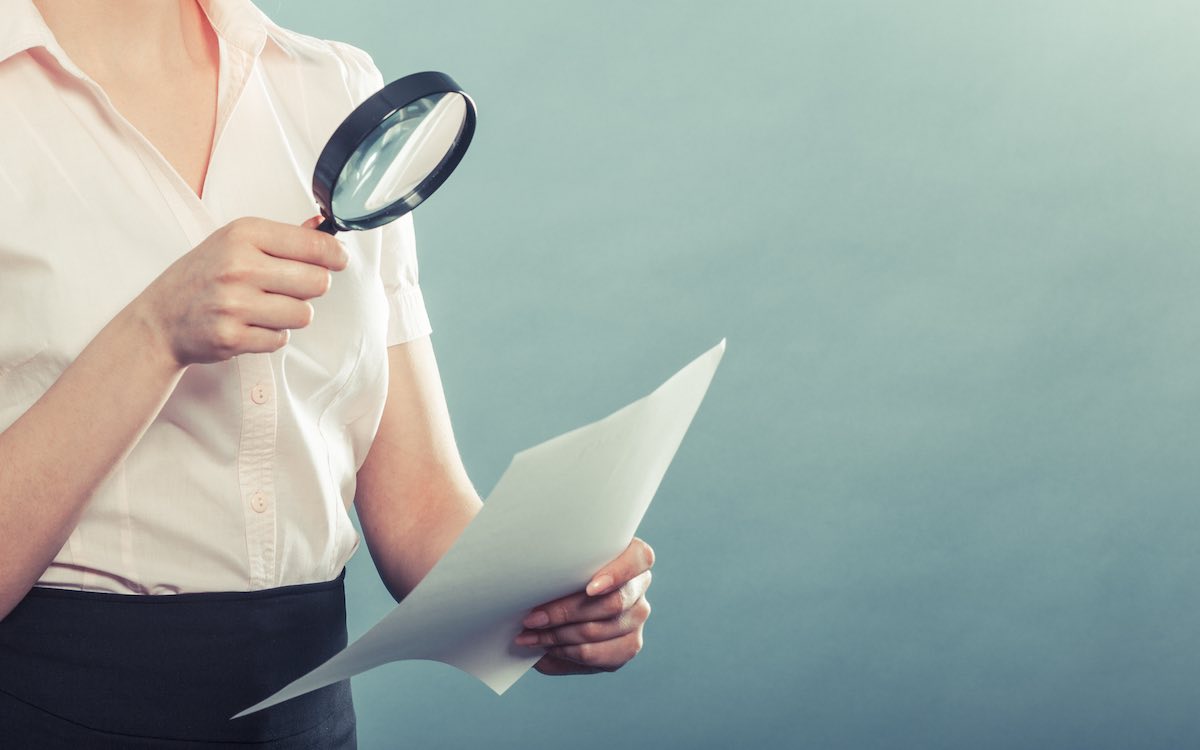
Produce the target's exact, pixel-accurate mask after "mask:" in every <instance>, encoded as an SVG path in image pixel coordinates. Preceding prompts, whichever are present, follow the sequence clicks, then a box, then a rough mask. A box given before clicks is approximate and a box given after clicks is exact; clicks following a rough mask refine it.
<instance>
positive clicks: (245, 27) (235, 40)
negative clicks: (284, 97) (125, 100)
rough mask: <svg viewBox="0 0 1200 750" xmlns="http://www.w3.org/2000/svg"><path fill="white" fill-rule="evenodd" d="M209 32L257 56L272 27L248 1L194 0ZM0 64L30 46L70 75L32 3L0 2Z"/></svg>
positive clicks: (63, 56)
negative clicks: (41, 50) (48, 55)
mask: <svg viewBox="0 0 1200 750" xmlns="http://www.w3.org/2000/svg"><path fill="white" fill-rule="evenodd" d="M198 1H199V3H200V7H201V8H202V9H203V10H204V12H205V13H206V14H207V15H208V19H209V21H210V22H211V23H212V26H213V30H214V31H216V33H217V35H218V36H219V37H220V38H221V40H222V41H224V42H225V43H226V44H228V45H231V46H233V47H236V48H238V49H240V50H242V51H243V52H245V53H247V54H249V55H251V56H252V57H257V56H258V54H259V53H260V52H262V48H263V45H264V44H265V43H266V40H267V37H268V31H269V30H270V28H272V27H273V26H274V24H273V23H272V22H271V20H270V19H268V18H267V16H266V15H265V14H264V13H263V12H262V11H261V10H259V9H258V7H257V6H255V5H254V3H253V2H251V0H198ZM0 15H2V16H3V17H4V19H5V23H4V24H3V25H2V26H0V62H3V61H4V60H7V59H8V58H9V57H12V56H13V55H15V54H17V53H18V52H23V51H24V50H27V49H31V48H33V47H45V48H46V50H47V51H48V52H50V53H51V54H52V55H54V57H55V58H56V59H57V60H58V62H59V63H60V64H61V65H62V66H63V67H64V68H66V69H68V70H70V71H71V72H75V71H74V66H73V65H70V64H68V63H69V61H68V60H67V55H66V54H65V53H64V52H63V49H62V47H60V46H59V44H58V40H56V39H55V38H54V34H53V32H51V31H50V27H49V26H47V25H46V21H45V19H44V18H42V14H41V13H40V12H39V11H38V9H37V6H35V5H34V4H33V0H0Z"/></svg>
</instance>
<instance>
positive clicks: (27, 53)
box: [0, 0, 430, 594]
mask: <svg viewBox="0 0 1200 750" xmlns="http://www.w3.org/2000/svg"><path fill="white" fill-rule="evenodd" d="M200 4H201V7H202V8H203V9H204V11H205V13H206V14H207V16H208V19H209V21H210V22H211V24H212V26H213V28H214V29H215V30H216V33H217V35H218V37H219V39H220V83H219V94H218V108H217V136H216V140H215V143H214V146H213V151H212V155H211V160H210V163H209V167H208V174H207V178H206V179H205V181H204V190H203V199H200V198H198V197H197V196H196V194H195V193H194V192H193V191H192V189H191V188H190V187H189V186H188V185H187V183H186V182H185V181H184V180H183V178H181V177H180V175H179V174H178V173H177V172H176V171H175V170H174V168H173V167H172V166H171V164H170V163H169V162H168V161H167V160H166V159H165V158H164V157H163V156H162V155H161V154H160V153H159V152H158V151H157V150H156V149H155V147H154V146H153V145H152V144H151V143H150V142H149V141H148V140H147V139H146V138H145V137H144V136H143V135H142V134H141V133H139V132H138V131H137V130H136V129H135V128H134V127H133V126H132V125H131V124H130V123H129V122H128V121H127V120H126V119H125V118H124V117H122V116H121V114H120V113H119V112H117V110H116V109H114V108H113V106H112V103H111V102H110V101H109V99H108V97H107V96H106V95H105V93H104V91H103V90H102V89H101V88H100V87H99V86H98V85H97V84H96V83H95V82H94V81H92V80H91V79H90V78H89V77H88V76H87V75H86V74H84V73H83V72H82V71H81V70H80V69H79V68H78V67H77V66H76V65H75V64H74V63H72V62H71V60H70V59H69V58H68V57H67V55H66V54H65V53H64V51H63V49H62V47H60V46H59V45H58V43H57V42H56V41H55V39H54V36H53V35H52V34H51V32H50V30H49V28H48V27H47V26H46V24H45V21H44V20H43V19H42V17H41V15H40V13H39V12H38V11H37V9H36V7H35V6H34V5H33V3H32V2H31V0H0V12H2V13H3V18H4V21H3V23H2V24H0V430H2V429H6V428H7V427H8V426H9V425H11V424H12V423H13V422H14V421H16V420H17V418H18V417H20V415H21V414H23V413H24V412H25V411H26V410H27V409H28V408H29V407H30V406H31V405H32V404H33V403H34V402H35V401H37V399H38V398H40V397H41V396H42V394H43V393H45V392H46V390H47V389H48V388H49V387H50V385H51V384H52V383H53V382H54V381H55V380H56V379H57V378H58V376H59V375H60V374H61V373H62V372H63V370H64V369H65V368H66V367H67V366H68V365H69V364H70V363H71V362H72V361H73V360H74V359H75V357H77V356H78V355H79V353H80V352H81V351H82V349H83V348H84V347H85V346H86V345H87V343H88V342H89V341H90V340H91V339H92V338H93V337H94V336H95V335H96V334H97V333H98V332H99V331H100V329H101V328H103V327H104V325H105V324H106V323H107V322H108V321H109V320H111V319H112V318H113V316H114V315H116V313H117V312H118V311H119V310H121V309H122V308H123V307H125V306H126V305H127V304H128V303H129V302H130V301H131V300H133V299H134V298H135V297H136V296H137V295H138V294H140V293H141V291H142V290H143V289H144V288H145V287H146V286H147V285H148V284H150V283H151V282H152V281H153V280H154V279H155V278H156V277H157V276H158V275H159V274H160V273H162V271H163V270H165V269H166V268H167V266H169V265H170V264H171V263H172V262H173V261H174V260H176V259H177V258H178V257H180V256H181V255H182V254H184V253H186V252H188V251H189V250H190V249H191V248H193V247H195V246H196V245H197V244H199V243H200V242H201V241H203V240H204V239H205V238H206V237H207V236H208V235H209V234H210V233H212V232H213V231H214V230H216V229H218V228H219V227H221V226H223V225H225V224H226V223H228V222H230V221H232V220H233V219H236V218H238V217H241V216H258V217H264V218H268V219H272V220H275V221H281V222H289V223H292V224H300V223H301V222H303V221H304V220H305V219H307V218H309V217H311V216H313V215H315V214H316V213H317V208H316V204H315V202H314V200H313V197H312V193H311V184H312V171H313V168H314V166H315V164H316V159H317V156H318V154H319V153H320V151H321V149H322V148H323V146H324V144H325V141H326V140H327V139H328V137H329V136H330V134H332V132H333V130H334V128H336V127H337V125H338V123H340V122H341V120H342V118H343V117H345V116H346V115H347V114H348V113H349V112H350V110H351V109H353V107H354V106H355V105H356V104H357V103H358V102H360V101H361V100H362V99H363V98H365V97H366V96H367V95H369V94H370V93H372V92H374V91H375V90H377V89H378V88H380V87H381V86H382V85H383V79H382V77H381V75H380V73H379V71H378V69H377V68H376V67H375V65H374V64H373V63H372V62H371V59H370V57H369V56H368V55H367V54H366V53H364V52H362V51H361V50H359V49H356V48H354V47H351V46H349V45H346V44H341V43H338V42H329V41H322V40H319V39H314V38H312V37H308V36H304V35H302V34H298V33H295V32H292V31H288V30H285V29H282V28H280V27H278V26H276V25H275V24H274V23H272V22H271V21H270V20H269V19H268V18H267V17H266V16H264V15H263V14H262V13H261V12H260V11H259V10H258V9H257V8H256V7H255V6H254V5H253V4H252V3H251V2H249V0H201V3H200ZM339 238H340V239H341V240H342V241H343V242H344V243H346V246H347V250H348V251H349V252H350V256H351V260H350V264H349V266H348V267H347V269H346V270H344V271H341V272H339V273H337V274H334V278H333V284H332V287H331V289H330V291H329V293H328V294H326V295H325V296H323V297H320V298H317V299H314V300H312V303H313V307H314V308H315V316H314V320H313V322H312V324H311V325H309V326H308V327H307V328H303V329H299V330H295V331H292V336H291V340H290V341H289V343H288V344H287V345H286V346H284V347H283V348H282V349H280V350H279V351H277V352H274V353H272V354H243V355H240V356H238V357H236V358H234V359H233V360H230V361H228V362H222V363H217V364H205V365H192V366H191V367H189V368H187V370H186V371H185V372H184V374H183V376H182V379H181V380H180V382H179V385H178V387H177V388H176V389H175V391H174V392H173V394H172V395H171V397H170V398H169V400H168V401H167V402H166V405H165V406H164V407H163V409H162V411H161V412H160V413H159V414H158V416H157V418H156V419H155V420H154V422H153V423H152V424H151V425H150V427H149V429H148V430H147V431H146V432H145V434H144V436H143V437H142V438H141V440H140V441H139V442H138V443H137V444H136V445H135V446H134V447H133V449H132V451H131V452H130V453H129V454H128V457H127V458H125V460H123V461H122V462H121V463H120V464H118V465H117V466H115V467H114V468H113V470H112V471H111V472H110V473H109V475H108V476H107V477H106V478H105V480H104V481H103V482H102V483H101V484H100V485H99V486H98V487H97V488H96V490H95V493H94V494H93V496H92V497H91V499H90V500H89V502H88V503H87V505H86V506H85V510H84V512H83V515H82V518H81V520H80V522H79V525H78V527H77V528H76V529H75V530H74V532H73V533H72V534H71V536H70V538H69V539H68V540H67V543H66V544H65V545H64V546H63V548H62V550H61V551H60V552H59V553H58V556H57V557H56V558H55V560H54V562H53V563H52V564H51V565H50V567H49V568H48V569H47V570H46V572H45V573H44V574H43V575H42V577H41V579H40V580H39V581H38V585H40V586H53V587H63V588H72V589H82V590H89V591H108V592H117V593H129V594H168V593H181V592H197V591H242V590H253V589H262V588H269V587H273V586H282V585H288V584H294V583H306V582H314V581H323V580H329V579H332V578H334V577H335V576H337V574H338V573H339V572H340V571H341V569H342V567H343V566H344V565H345V564H346V561H347V560H348V559H349V558H350V556H351V555H352V554H353V553H354V551H355V550H356V549H357V547H358V536H357V534H356V533H355V531H354V527H353V526H352V525H351V522H350V518H349V516H348V514H347V511H348V508H349V506H350V504H351V503H352V502H353V499H354V489H355V474H356V472H357V470H358V468H359V467H360V466H361V465H362V463H363V461H364V460H365V458H366V455H367V450H368V449H369V448H370V446H371V442H372V440H373V439H374V436H375V432H376V430H377V428H378V426H379V421H380V418H381V415H382V413H383V405H384V399H385V396H386V392H387V347H388V346H392V345H394V344H398V343H401V342H404V341H408V340H411V339H414V338H418V337H420V336H424V335H427V334H429V332H430V326H429V320H428V317H427V316H426V313H425V306H424V302H423V300H422V298H421V291H420V288H419V287H418V285H417V260H416V249H415V245H414V240H413V230H412V222H411V219H410V218H408V217H405V218H404V219H401V220H399V221H395V222H393V223H391V224H389V225H387V226H385V227H382V228H380V229H375V230H372V231H369V232H349V233H344V234H342V235H339ZM97 395H98V397H103V394H97ZM62 460H63V461H64V462H65V461H70V456H63V457H62ZM0 470H3V467H0Z"/></svg>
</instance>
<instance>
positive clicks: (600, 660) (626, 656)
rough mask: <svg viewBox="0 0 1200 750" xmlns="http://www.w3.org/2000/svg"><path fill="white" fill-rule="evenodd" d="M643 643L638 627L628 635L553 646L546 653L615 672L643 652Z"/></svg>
mask: <svg viewBox="0 0 1200 750" xmlns="http://www.w3.org/2000/svg"><path fill="white" fill-rule="evenodd" d="M642 644H643V641H642V630H641V628H638V629H637V630H635V631H633V632H632V633H629V634H627V635H623V636H621V637H619V638H613V639H612V640H608V641H601V642H599V643H578V644H574V645H571V646H553V647H551V648H549V649H547V650H546V653H547V654H548V655H550V656H557V657H559V658H560V659H566V660H567V661H573V662H575V663H576V664H582V665H584V666H586V667H592V668H595V669H602V670H604V671H605V672H615V671H616V670H618V669H620V668H621V667H622V666H624V665H625V664H626V663H627V662H628V661H629V660H630V659H632V658H633V657H635V656H637V655H638V653H640V652H641V650H642Z"/></svg>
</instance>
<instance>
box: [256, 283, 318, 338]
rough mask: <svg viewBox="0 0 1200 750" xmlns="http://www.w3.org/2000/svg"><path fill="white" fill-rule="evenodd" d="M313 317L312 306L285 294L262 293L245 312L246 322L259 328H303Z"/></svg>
mask: <svg viewBox="0 0 1200 750" xmlns="http://www.w3.org/2000/svg"><path fill="white" fill-rule="evenodd" d="M312 319H313V306H312V305H311V304H310V303H308V302H305V301H303V300H298V299H295V298H293V297H289V296H287V295H285V294H270V293H267V292H264V293H262V294H261V295H259V296H258V298H257V299H256V300H255V301H254V306H253V307H252V308H251V309H250V311H249V312H248V313H247V320H246V322H247V323H248V324H250V325H252V326H258V327H260V328H274V329H276V330H284V329H288V328H304V327H305V326H307V325H308V324H309V323H312Z"/></svg>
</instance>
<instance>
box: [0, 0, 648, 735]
mask: <svg viewBox="0 0 1200 750" xmlns="http://www.w3.org/2000/svg"><path fill="white" fill-rule="evenodd" d="M0 8H2V9H3V13H4V18H5V19H6V20H5V26H4V28H3V30H0V92H2V93H3V96H0V123H2V124H0V129H2V131H0V134H2V135H3V137H2V138H0V178H3V179H0V207H2V208H0V212H3V217H4V218H5V221H4V226H5V231H4V232H3V234H0V315H2V318H0V321H2V322H3V330H2V332H0V333H2V335H0V429H2V430H3V431H2V432H0V467H3V471H0V539H3V544H0V618H3V619H2V620H0V738H3V739H4V741H5V742H6V743H8V744H6V746H10V745H11V746H14V747H39V748H54V747H72V748H75V747H191V746H193V745H199V744H200V743H207V744H204V745H203V746H204V747H213V746H214V745H213V744H212V743H221V744H223V743H239V742H241V743H244V742H258V743H260V744H258V745H256V747H264V748H267V747H269V748H301V747H304V748H307V747H313V748H316V747H320V748H331V747H334V748H340V747H353V746H354V714H353V707H352V704H351V701H350V694H349V685H348V683H342V684H338V685H331V686H329V687H327V688H325V689H323V690H320V691H316V692H314V693H311V694H309V695H308V696H303V697H301V698H298V699H295V700H293V701H288V702H287V703H284V704H281V705H280V706H276V707H274V708H272V709H268V710H266V711H263V712H260V713H258V714H254V715H251V716H248V717H245V718H243V719H238V720H236V721H229V720H228V717H229V716H231V715H232V714H233V713H235V712H236V711H238V710H240V709H242V708H244V707H245V706H247V705H249V704H251V703H253V702H255V701H257V700H259V699H261V698H263V697H265V696H266V695H268V694H270V693H271V692H273V691H274V690H275V689H277V688H278V687H280V686H282V685H283V684H286V683H287V682H289V681H290V680H291V679H293V678H295V677H297V676H299V674H302V673H304V672H306V671H307V670H308V669H310V668H311V667H313V666H315V665H316V664H318V663H320V662H321V661H323V660H324V659H325V658H327V657H328V656H329V655H331V654H332V653H334V652H336V651H337V650H339V649H340V648H341V647H342V646H343V645H344V644H345V641H346V631H345V605H344V598H343V590H342V575H343V574H344V566H345V564H346V561H347V560H348V559H349V557H350V555H351V554H352V553H353V552H354V551H355V549H356V548H357V546H358V539H357V534H356V533H355V531H354V529H353V526H352V525H351V523H350V520H349V516H348V506H349V504H350V503H351V502H354V503H355V504H356V506H357V511H358V514H359V518H360V521H361V525H362V529H363V537H364V538H365V539H366V541H367V545H368V548H369V550H370V553H371V556H372V558H373V560H374V562H375V565H376V567H377V569H378V571H379V574H380V576H381V577H382V579H383V581H384V583H385V584H386V585H387V587H388V590H389V591H390V592H391V593H392V594H393V596H395V597H396V598H397V599H399V598H402V597H403V596H404V595H405V594H406V593H407V592H408V591H409V590H411V589H412V587H413V586H415V585H416V583H417V582H418V581H419V580H420V579H421V578H422V576H424V574H425V573H426V572H427V571H428V570H429V569H430V568H431V567H432V566H433V564H434V562H435V561H436V560H437V559H438V557H439V556H440V555H441V554H442V553H443V552H444V551H445V550H446V549H447V548H448V547H449V546H450V544H451V543H452V542H453V540H454V539H455V537H456V536H457V535H458V534H459V532H460V531H461V530H462V529H463V527H464V526H465V525H466V524H467V523H468V522H469V521H470V519H471V518H472V517H473V515H474V514H475V513H476V512H477V510H478V509H479V507H480V501H479V497H478V495H477V493H476V492H475V490H474V488H473V487H472V486H471V484H470V481H469V480H468V478H467V475H466V472H465V471H464V469H463V466H462V462H461V459H460V457H459V455H458V451H457V448H456V447H455V444H454V439H453V436H452V433H451V428H450V421H449V417H448V415H447V410H446V405H445V402H444V397H443V393H442V388H441V383H440V379H439V375H438V371H437V366H436V363H435V360H434V356H433V350H432V348H431V345H430V340H429V333H430V327H429V323H428V319H427V317H426V315H425V308H424V304H423V302H422V298H421V293H420V288H419V286H418V285H417V265H416V256H415V248H414V243H413V235H412V225H411V221H410V220H409V219H407V218H406V219H402V220H399V221H396V222H393V223H392V224H390V225H388V226H386V227H384V228H381V229H379V230H374V231H372V232H358V233H353V235H352V236H343V238H342V239H341V241H340V242H339V241H338V240H335V239H333V238H331V237H328V236H327V235H324V234H322V233H320V232H317V231H316V230H315V226H316V223H317V221H318V219H319V217H313V216H311V215H312V214H313V212H314V206H313V203H312V198H311V195H310V194H309V192H308V174H309V173H310V170H311V168H312V165H313V164H314V163H315V159H316V156H317V154H318V153H319V151H320V149H321V147H322V146H323V145H324V142H325V140H326V139H327V138H328V136H329V134H330V133H332V131H333V129H334V128H335V127H336V125H337V124H338V123H339V122H340V121H341V119H342V118H343V117H344V116H345V115H346V114H347V113H348V112H349V111H350V110H351V109H352V108H353V107H354V106H355V105H356V104H357V103H358V102H359V101H361V100H362V99H363V98H364V97H366V96H367V95H368V94H369V93H371V92H373V91H374V90H376V89H378V88H379V87H380V86H381V85H382V83H383V81H382V78H381V76H380V74H379V71H378V70H377V69H376V68H375V66H374V65H373V64H372V63H371V61H370V59H369V57H368V56H367V55H366V54H364V53H363V52H361V51H359V50H357V49H354V48H352V47H349V46H347V45H344V44H339V43H334V42H325V41H320V40H316V39H313V38H311V37H307V36H304V35H300V34H296V33H294V32H291V31H288V30H285V29H281V28H279V27H278V26H276V25H274V24H273V23H271V22H270V21H269V20H268V19H267V18H266V17H265V16H264V15H263V14H262V13H260V12H259V11H258V10H257V8H255V7H254V6H253V5H252V4H251V3H250V2H249V0H201V1H200V2H199V3H198V2H196V0H176V1H175V2H166V1H165V0H124V1H123V2H105V1H104V0H0ZM306 217H308V220H307V221H303V222H302V221H301V220H302V219H305V218H306ZM297 225H299V226H297ZM652 562H653V560H652V553H651V551H650V549H649V547H647V546H646V545H645V544H644V543H642V542H641V541H640V540H636V539H635V540H633V542H632V543H631V544H630V546H629V548H628V549H627V550H626V551H625V552H624V553H623V554H622V555H621V556H620V557H618V558H617V559H616V560H614V561H613V562H612V563H610V564H609V565H607V566H605V567H604V568H603V569H602V570H600V571H598V572H597V574H596V576H595V577H594V578H593V579H592V581H591V582H590V583H589V584H588V586H587V590H586V591H581V592H579V593H577V594H574V595H571V596H568V597H564V598H563V599H560V600H558V601H555V602H549V603H547V604H545V605H543V606H541V607H538V608H537V609H535V610H534V611H533V612H531V613H530V615H529V617H527V618H526V620H525V623H524V624H525V627H526V630H525V631H524V632H523V633H522V634H521V635H520V636H518V638H517V642H518V644H521V645H525V646H529V647H531V648H547V653H546V655H545V656H544V657H543V658H542V659H541V660H540V661H539V662H538V665H537V668H538V669H539V671H541V672H543V673H546V674H572V673H587V672H596V671H610V670H613V669H616V668H618V667H620V666H621V665H622V664H624V663H625V662H626V661H628V660H629V659H630V658H632V656H633V655H634V654H635V653H636V652H637V651H638V649H639V648H640V645H641V639H642V627H643V623H644V622H645V620H646V617H647V616H648V614H649V605H648V604H647V603H646V598H645V591H646V588H647V586H648V585H649V581H650V574H649V568H650V566H651V564H652ZM216 746H219V744H218V745H216Z"/></svg>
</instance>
